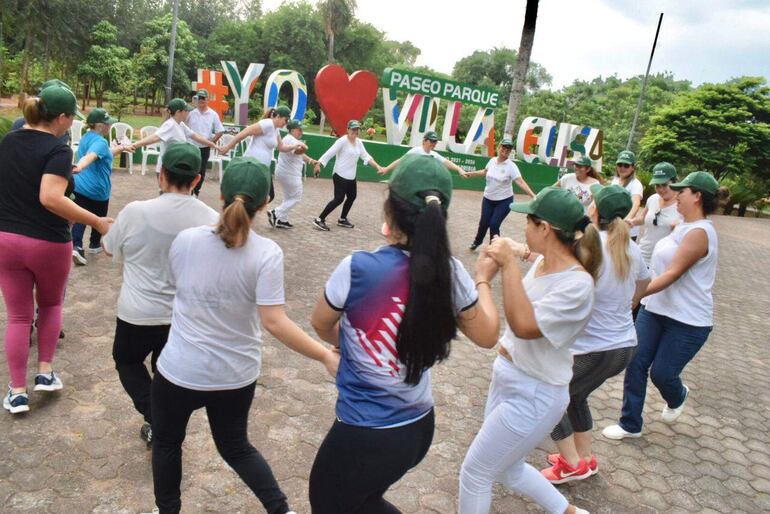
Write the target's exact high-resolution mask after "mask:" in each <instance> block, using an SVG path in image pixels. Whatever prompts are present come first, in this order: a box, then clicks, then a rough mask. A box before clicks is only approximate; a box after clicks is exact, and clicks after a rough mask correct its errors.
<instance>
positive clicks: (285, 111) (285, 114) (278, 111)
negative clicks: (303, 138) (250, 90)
mask: <svg viewBox="0 0 770 514" xmlns="http://www.w3.org/2000/svg"><path fill="white" fill-rule="evenodd" d="M275 115H276V116H278V117H281V118H290V117H291V109H289V108H288V107H286V106H285V105H279V106H278V107H276V108H275Z"/></svg>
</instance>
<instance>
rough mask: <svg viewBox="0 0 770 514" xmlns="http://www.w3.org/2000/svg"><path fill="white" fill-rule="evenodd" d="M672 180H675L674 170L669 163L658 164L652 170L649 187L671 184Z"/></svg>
mask: <svg viewBox="0 0 770 514" xmlns="http://www.w3.org/2000/svg"><path fill="white" fill-rule="evenodd" d="M674 180H676V168H674V165H673V164H671V163H670V162H659V163H658V164H656V165H655V167H654V168H652V178H651V179H650V185H651V186H655V185H658V184H665V183H667V182H673V181H674Z"/></svg>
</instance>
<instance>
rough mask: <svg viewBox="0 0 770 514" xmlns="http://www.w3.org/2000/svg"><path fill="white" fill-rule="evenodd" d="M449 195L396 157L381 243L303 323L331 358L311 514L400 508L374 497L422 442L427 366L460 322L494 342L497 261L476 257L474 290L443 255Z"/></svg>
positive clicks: (342, 270) (441, 172)
mask: <svg viewBox="0 0 770 514" xmlns="http://www.w3.org/2000/svg"><path fill="white" fill-rule="evenodd" d="M451 198H452V179H451V177H450V175H449V172H448V171H447V170H446V168H444V166H442V165H441V164H439V163H438V162H437V161H436V160H435V159H433V158H431V157H425V156H408V157H405V158H404V159H403V160H402V162H401V164H399V166H398V167H397V168H396V170H395V172H394V173H393V177H392V178H391V180H390V183H389V186H388V197H387V199H386V200H385V206H384V211H385V212H384V214H385V222H386V224H385V226H384V228H383V235H385V237H386V240H387V246H383V247H380V248H379V249H377V250H375V251H373V252H364V251H360V252H354V253H353V254H352V255H350V256H348V257H346V258H345V259H343V260H342V262H340V264H339V265H338V266H337V268H336V269H335V271H334V272H333V273H332V275H331V277H330V278H329V280H328V281H327V283H326V287H325V288H324V292H323V294H322V295H321V297H320V298H319V299H318V302H317V303H316V306H315V309H314V310H313V315H312V319H311V322H312V324H313V327H314V328H315V329H316V332H317V333H318V335H319V336H320V337H321V338H322V339H324V340H326V341H327V342H329V343H331V344H333V345H335V346H337V347H338V348H339V351H340V356H341V360H340V366H339V371H338V373H337V389H338V393H339V394H338V397H337V406H336V419H335V421H334V422H333V424H332V427H331V429H330V430H329V433H328V434H327V435H326V438H325V439H324V442H323V443H322V444H321V447H320V448H319V449H318V454H317V455H316V459H315V462H314V463H313V469H312V471H311V473H310V506H311V509H312V512H313V513H314V514H338V513H343V512H344V513H346V514H348V513H361V514H378V513H397V512H400V511H399V510H398V509H397V508H396V507H395V506H393V505H392V504H391V503H389V502H388V501H387V500H385V499H384V498H383V495H384V494H385V493H386V492H387V490H388V488H389V487H390V486H391V485H392V484H394V483H395V482H396V481H398V480H399V479H400V478H401V477H402V476H403V475H404V474H405V473H406V472H407V471H408V470H409V469H411V468H413V467H415V466H417V465H418V464H419V463H420V461H422V459H423V458H424V457H425V455H426V454H427V452H428V449H429V448H430V445H431V441H432V439H433V431H434V413H433V398H432V395H431V382H430V368H431V367H432V366H433V365H434V364H436V363H437V362H440V361H441V360H443V359H445V358H446V357H447V356H448V355H449V349H450V343H451V341H452V340H453V339H454V338H455V337H456V336H457V329H458V328H459V329H460V330H461V331H462V332H463V333H464V334H465V335H466V336H468V338H469V339H471V341H473V342H474V343H475V344H477V345H479V346H482V347H485V348H491V347H492V346H494V345H495V343H496V341H497V336H498V332H499V320H498V315H497V310H496V309H495V306H494V302H493V300H492V293H491V289H490V287H489V283H490V280H492V278H493V276H494V273H495V270H496V266H495V264H494V263H493V262H491V259H490V258H489V257H488V256H487V255H486V254H484V253H482V255H480V256H479V260H478V262H477V264H476V285H475V287H474V281H473V279H471V277H470V276H469V275H468V273H467V272H466V271H465V268H464V267H463V265H462V263H460V261H458V260H457V259H455V258H453V257H452V256H451V254H450V249H449V241H448V236H447V227H446V216H447V209H448V207H449V203H450V200H451ZM477 289H478V290H477Z"/></svg>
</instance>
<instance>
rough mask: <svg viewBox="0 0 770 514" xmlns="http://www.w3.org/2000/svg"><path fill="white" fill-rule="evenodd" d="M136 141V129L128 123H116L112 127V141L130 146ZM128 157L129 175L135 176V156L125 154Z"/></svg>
mask: <svg viewBox="0 0 770 514" xmlns="http://www.w3.org/2000/svg"><path fill="white" fill-rule="evenodd" d="M133 140H134V127H132V126H131V125H129V124H128V123H122V122H118V123H114V124H113V125H112V126H111V127H110V141H113V142H116V143H117V144H130V143H131V142H132V141H133ZM123 153H125V154H128V155H126V161H127V162H128V173H129V174H131V175H133V174H134V154H133V153H131V152H123Z"/></svg>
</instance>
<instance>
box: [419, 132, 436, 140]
mask: <svg viewBox="0 0 770 514" xmlns="http://www.w3.org/2000/svg"><path fill="white" fill-rule="evenodd" d="M422 140H423V141H438V134H436V133H435V132H433V131H432V130H429V131H427V132H426V133H425V135H424V136H422Z"/></svg>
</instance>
